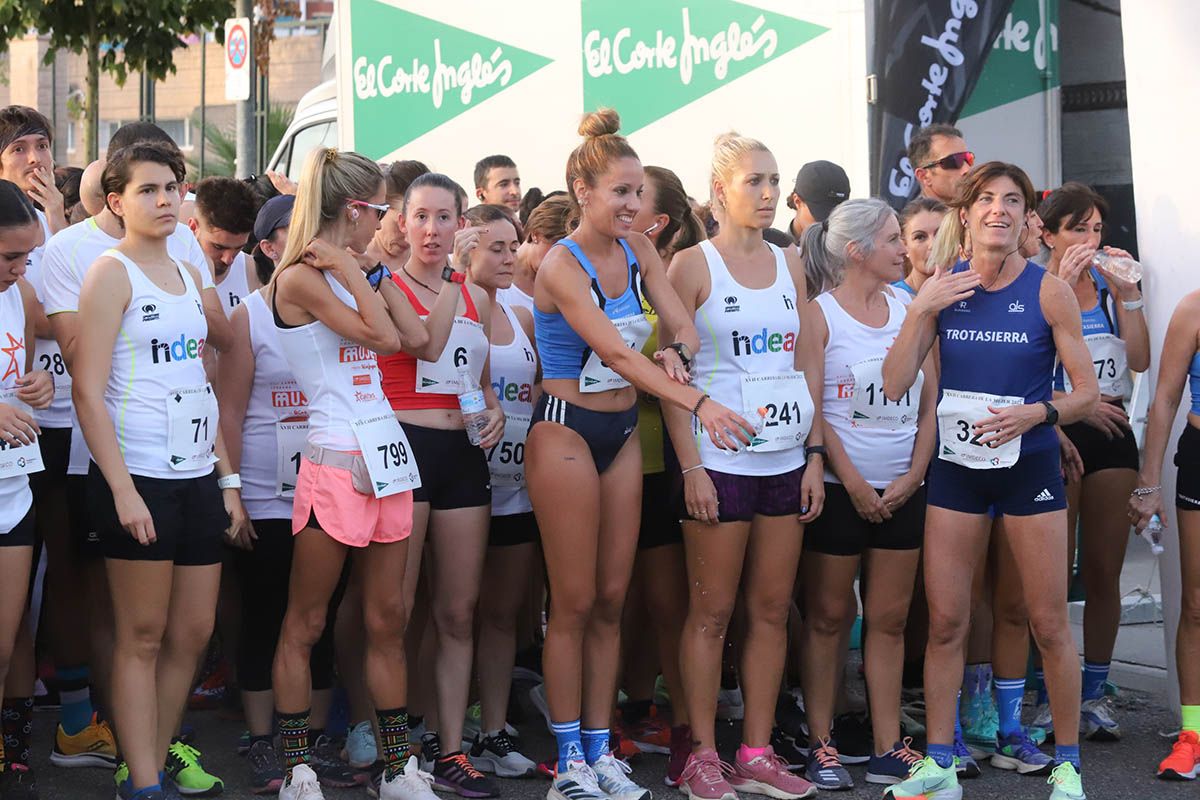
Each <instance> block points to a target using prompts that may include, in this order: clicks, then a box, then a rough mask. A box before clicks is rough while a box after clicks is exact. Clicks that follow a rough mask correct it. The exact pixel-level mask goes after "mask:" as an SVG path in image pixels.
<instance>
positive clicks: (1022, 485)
mask: <svg viewBox="0 0 1200 800" xmlns="http://www.w3.org/2000/svg"><path fill="white" fill-rule="evenodd" d="M927 486H928V490H929V491H928V497H929V505H931V506H937V507H938V508H947V509H950V510H951V511H961V512H962V513H964V514H992V515H993V516H996V517H1000V516H1011V517H1031V516H1033V515H1035V514H1045V513H1046V512H1049V511H1060V510H1062V509H1064V508H1066V507H1067V492H1066V489H1065V488H1064V485H1063V474H1062V466H1061V464H1060V463H1059V452H1058V447H1054V448H1053V449H1047V450H1036V451H1034V452H1032V453H1023V454H1022V455H1021V457H1020V458H1019V459H1017V463H1015V464H1013V465H1012V466H1011V467H1003V468H1001V469H970V468H969V467H964V466H962V465H960V464H952V463H950V462H949V461H943V460H942V459H940V458H935V459H934V460H933V463H932V464H930V465H929V480H928V483H927Z"/></svg>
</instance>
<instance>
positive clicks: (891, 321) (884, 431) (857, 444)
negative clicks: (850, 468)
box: [817, 292, 921, 489]
mask: <svg viewBox="0 0 1200 800" xmlns="http://www.w3.org/2000/svg"><path fill="white" fill-rule="evenodd" d="M883 296H884V298H885V299H886V300H887V304H888V320H887V323H886V324H885V325H884V326H883V327H882V328H872V327H870V326H867V325H864V324H862V323H861V322H859V321H858V320H856V319H855V318H854V317H852V316H850V315H849V314H848V313H846V310H845V309H843V308H842V307H841V305H840V304H839V303H838V301H837V300H836V299H834V296H833V295H832V294H829V293H828V292H826V293H825V294H822V295H819V296H818V297H817V305H819V306H820V307H821V312H822V313H823V314H824V315H825V325H826V326H827V327H828V328H829V344H827V345H826V346H825V387H824V394H823V395H822V397H823V400H822V405H821V411H822V413H823V414H824V415H825V421H826V422H828V423H829V426H830V427H831V428H833V430H834V432H835V433H837V435H838V438H839V439H840V440H841V442H842V447H843V448H845V450H846V455H847V456H849V457H850V461H851V462H853V464H854V466H855V467H857V468H858V471H859V474H861V475H862V476H863V479H864V480H865V481H866V482H867V483H869V484H871V486H873V487H875V488H876V489H886V488H887V486H888V484H890V483H891V482H892V481H894V480H895V479H896V478H898V477H900V476H901V475H903V474H904V473H905V472H908V469H909V467H910V466H912V451H913V443H914V441H915V440H916V436H917V420H916V415H915V414H913V415H912V417H913V418H912V420H911V421H909V422H907V423H905V424H903V425H901V426H900V427H899V428H897V429H889V428H880V427H863V426H861V425H859V424H857V423H856V422H854V419H853V417H854V413H853V410H852V401H853V397H854V392H855V390H856V388H857V390H858V391H860V392H874V393H875V394H874V395H873V396H874V397H882V392H883V387H882V385H878V386H874V387H872V386H858V387H856V386H855V383H856V382H855V375H854V366H855V365H856V364H860V363H862V362H864V361H866V360H867V359H881V358H883V356H885V355H886V354H887V351H888V348H889V347H891V346H892V343H893V342H895V341H896V336H897V334H899V333H900V325H901V323H903V322H904V316H905V313H906V309H905V305H904V303H902V302H901V301H900V300H898V299H896V298H895V297H892V296H890V295H889V294H888V293H887V292H884V293H883ZM859 369H860V374H863V370H862V368H861V367H860V368H859ZM872 382H873V381H872ZM881 383H882V381H880V384H881ZM920 393H921V389H920V384H919V383H918V384H917V385H914V386H913V388H912V390H911V394H912V399H913V402H914V404H919V400H918V399H917V398H918V396H919V395H920ZM825 480H826V481H829V482H830V483H841V481H840V480H839V479H838V477H837V476H836V475H834V474H833V471H832V470H831V469H830V467H829V466H828V465H826V467H825Z"/></svg>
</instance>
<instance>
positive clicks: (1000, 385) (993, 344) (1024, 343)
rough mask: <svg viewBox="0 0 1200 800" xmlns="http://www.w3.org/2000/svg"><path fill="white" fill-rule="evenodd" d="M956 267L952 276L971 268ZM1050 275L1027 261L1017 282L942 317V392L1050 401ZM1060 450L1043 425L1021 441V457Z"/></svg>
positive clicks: (980, 295) (971, 299)
mask: <svg viewBox="0 0 1200 800" xmlns="http://www.w3.org/2000/svg"><path fill="white" fill-rule="evenodd" d="M968 268H969V267H968V265H967V262H965V261H960V262H959V263H957V264H955V265H954V268H953V270H952V272H953V273H958V272H962V271H963V270H965V269H968ZM1045 274H1046V270H1045V269H1043V268H1042V267H1039V266H1038V265H1037V264H1034V263H1033V262H1032V261H1026V262H1025V269H1024V270H1022V272H1021V274H1020V275H1018V276H1017V279H1016V280H1015V281H1013V282H1012V283H1010V284H1009V285H1008V286H1005V287H1004V288H1003V289H998V290H996V291H994V292H988V291H985V290H983V289H976V290H975V294H974V295H972V296H971V297H969V298H967V299H966V300H962V301H960V302H958V303H955V304H954V305H952V306H950V307H949V308H947V309H944V310H943V311H942V312H941V313H939V314H938V341H939V344H940V350H941V352H940V355H941V362H942V373H941V383H940V386H939V400H940V399H941V397H940V393H941V390H942V389H957V390H959V391H965V392H986V393H988V394H994V395H1009V396H1012V397H1023V398H1025V402H1026V403H1039V402H1041V401H1043V400H1049V399H1050V397H1051V391H1050V388H1051V383H1052V381H1053V377H1054V357H1055V347H1054V337H1053V335H1052V334H1051V329H1050V323H1049V322H1047V321H1046V318H1045V316H1044V315H1043V314H1042V303H1041V288H1042V278H1043V276H1045ZM1057 447H1058V437H1057V436H1056V435H1055V433H1054V428H1053V427H1051V426H1050V425H1038V426H1036V427H1035V428H1033V429H1031V430H1030V431H1028V432H1026V433H1025V434H1024V435H1023V436H1022V437H1021V454H1022V455H1024V454H1025V453H1032V452H1035V451H1040V450H1048V449H1050V448H1057Z"/></svg>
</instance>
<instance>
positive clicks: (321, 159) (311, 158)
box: [271, 147, 383, 282]
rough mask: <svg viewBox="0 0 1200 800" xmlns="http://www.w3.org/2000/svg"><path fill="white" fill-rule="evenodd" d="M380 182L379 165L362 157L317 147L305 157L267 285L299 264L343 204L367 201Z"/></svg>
mask: <svg viewBox="0 0 1200 800" xmlns="http://www.w3.org/2000/svg"><path fill="white" fill-rule="evenodd" d="M382 182H383V173H382V171H380V169H379V165H378V164H376V163H375V162H374V161H372V160H371V159H369V158H367V157H366V156H362V155H359V154H358V153H354V152H341V151H339V150H338V149H337V148H335V147H318V148H316V149H315V150H313V151H312V152H311V153H309V154H308V157H307V158H306V159H305V160H304V169H303V170H302V171H301V173H300V183H299V185H298V186H297V188H296V205H295V206H294V208H293V210H292V222H291V224H290V225H289V226H288V240H287V246H286V247H285V248H284V249H283V255H282V256H281V257H280V259H279V268H278V269H276V270H275V273H274V274H273V275H272V276H271V281H272V282H274V281H275V279H276V278H278V277H279V274H280V273H281V272H283V270H285V269H286V268H288V267H290V266H292V265H293V264H296V263H297V262H299V261H300V258H301V257H302V256H303V255H304V250H305V248H307V247H308V244H309V242H311V241H312V240H313V239H315V238H316V237H317V236H318V235H319V234H320V233H321V231H322V229H324V228H325V227H327V226H328V225H331V224H332V223H333V222H335V221H336V220H337V218H338V215H339V214H340V213H341V211H342V208H343V207H344V206H345V205H346V203H347V202H349V201H350V200H368V199H369V198H371V197H372V196H373V195H374V194H375V193H376V192H378V191H379V185H380V184H381V183H382Z"/></svg>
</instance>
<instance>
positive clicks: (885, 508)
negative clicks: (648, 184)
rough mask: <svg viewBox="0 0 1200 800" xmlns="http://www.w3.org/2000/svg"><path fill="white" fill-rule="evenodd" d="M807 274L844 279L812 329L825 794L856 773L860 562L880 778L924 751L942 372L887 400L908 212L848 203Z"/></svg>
mask: <svg viewBox="0 0 1200 800" xmlns="http://www.w3.org/2000/svg"><path fill="white" fill-rule="evenodd" d="M804 250H805V253H806V254H807V261H808V268H809V274H810V275H813V274H819V275H823V276H826V279H830V280H832V281H833V282H834V283H835V284H836V288H834V289H832V290H831V291H828V292H825V293H824V294H821V295H818V296H817V298H816V305H817V307H818V308H819V313H815V314H813V315H812V320H813V327H812V333H811V335H812V336H813V337H815V338H816V339H817V340H819V341H820V342H821V345H822V349H823V352H824V356H825V380H824V394H823V397H822V408H823V410H824V416H823V423H824V440H825V448H826V450H827V452H828V456H827V460H826V462H825V464H826V466H825V511H824V513H823V514H822V515H821V516H820V517H819V518H818V519H817V520H815V521H814V522H813V523H812V524H811V525H809V530H808V535H807V536H806V537H805V539H804V551H805V552H804V558H803V559H802V561H801V567H802V569H803V570H804V575H803V580H802V583H803V585H804V590H805V609H806V610H807V622H808V624H807V625H806V626H805V646H804V648H803V655H802V658H803V660H804V666H805V668H804V670H803V673H804V699H805V707H806V710H807V713H808V726H809V734H810V749H809V759H808V764H807V766H806V769H805V772H806V777H807V778H808V779H809V780H810V781H812V782H813V783H815V784H816V785H817V786H818V787H819V788H822V789H848V788H850V787H852V786H853V781H852V780H851V779H850V774H849V773H848V772H847V771H846V769H845V768H844V767H842V766H841V763H840V761H839V757H838V752H837V748H836V746H835V745H834V743H833V741H832V730H831V728H832V721H833V710H834V702H835V697H836V694H837V675H838V674H839V671H838V670H831V669H829V668H828V665H829V664H840V663H841V660H842V656H843V651H842V644H841V637H842V630H843V627H844V625H845V624H846V618H847V603H846V598H847V597H850V596H852V593H853V589H854V578H855V576H856V575H857V574H858V571H859V567H860V566H862V567H863V568H864V571H865V572H867V573H868V574H869V575H870V582H869V584H867V583H864V585H863V607H864V613H865V617H866V622H867V625H866V629H867V637H866V642H865V646H864V661H865V666H866V675H867V692H868V695H869V697H870V701H871V702H870V705H871V711H872V727H873V733H874V740H875V741H874V749H873V751H872V752H873V755H872V757H871V760H870V764H869V766H868V768H867V782H868V783H883V784H891V783H896V782H898V781H900V780H902V779H903V778H904V777H905V776H907V775H908V771H909V768H910V767H911V766H912V765H913V764H914V763H916V762H918V761H919V760H920V758H921V756H920V754H919V753H917V752H916V751H915V750H913V749H912V748H911V747H909V742H908V740H903V741H902V740H901V738H900V717H899V709H900V680H901V672H902V670H903V665H902V662H901V660H900V659H898V658H896V657H895V654H896V653H900V652H903V650H904V625H905V620H906V619H907V617H908V607H909V602H910V601H911V599H912V593H913V581H914V578H915V576H916V573H917V564H918V562H919V559H920V554H921V539H922V532H923V530H924V526H925V488H924V485H923V484H924V476H925V469H926V467H927V466H928V465H929V460H930V458H931V457H932V455H933V448H934V417H933V414H934V406H935V405H936V401H937V381H936V379H935V376H934V374H933V361H932V359H931V358H926V360H925V364H924V367H923V369H922V370H921V372H922V374H921V375H919V376H918V378H917V380H916V382H915V384H914V385H913V387H912V388H911V390H910V391H909V392H908V393H906V394H905V395H903V396H902V397H901V398H900V399H899V400H898V401H892V400H888V399H887V398H885V397H884V395H883V376H882V372H881V369H882V366H883V358H884V356H885V355H886V353H887V349H888V347H890V346H891V344H892V342H893V341H894V340H895V338H896V335H897V333H899V331H900V325H901V323H902V322H903V321H904V316H905V304H904V303H903V302H901V301H900V300H899V299H897V298H896V297H895V296H893V295H892V294H891V293H889V292H888V291H887V290H886V288H885V287H887V286H888V284H891V283H893V282H894V281H897V280H899V279H900V278H901V277H902V276H903V273H904V256H905V247H904V241H903V239H902V237H901V234H900V223H899V221H898V220H897V218H896V214H895V212H894V211H892V209H891V208H890V207H888V205H887V204H886V203H884V202H882V201H880V200H873V199H872V200H847V201H846V202H844V203H842V204H841V205H839V206H838V207H837V208H835V209H834V210H833V212H832V213H831V214H830V215H829V218H828V219H827V220H826V221H825V222H823V223H821V224H820V225H813V226H811V227H810V228H809V229H808V230H807V231H805V233H804Z"/></svg>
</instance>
